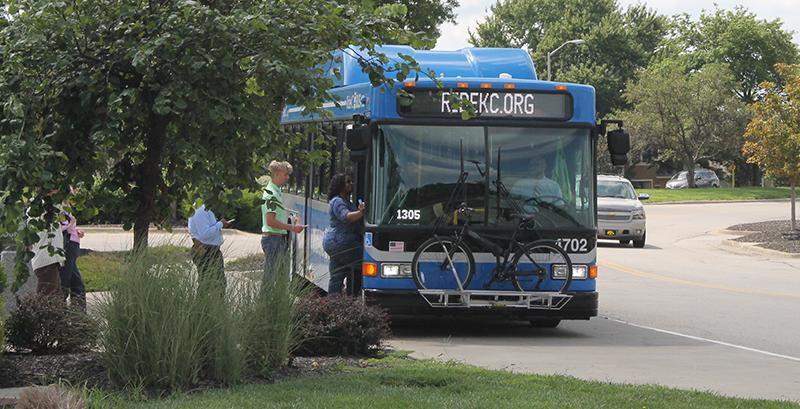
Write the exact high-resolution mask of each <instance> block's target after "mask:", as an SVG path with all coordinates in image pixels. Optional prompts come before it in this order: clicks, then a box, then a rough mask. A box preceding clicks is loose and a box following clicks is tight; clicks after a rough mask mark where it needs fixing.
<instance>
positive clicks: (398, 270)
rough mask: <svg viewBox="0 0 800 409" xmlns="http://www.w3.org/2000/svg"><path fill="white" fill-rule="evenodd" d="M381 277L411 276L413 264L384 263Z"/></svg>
mask: <svg viewBox="0 0 800 409" xmlns="http://www.w3.org/2000/svg"><path fill="white" fill-rule="evenodd" d="M381 277H384V278H406V277H411V264H382V265H381Z"/></svg>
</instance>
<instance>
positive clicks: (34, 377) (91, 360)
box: [0, 352, 110, 389]
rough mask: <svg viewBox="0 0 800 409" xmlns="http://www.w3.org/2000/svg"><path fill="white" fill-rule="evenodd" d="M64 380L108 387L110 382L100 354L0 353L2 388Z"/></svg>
mask: <svg viewBox="0 0 800 409" xmlns="http://www.w3.org/2000/svg"><path fill="white" fill-rule="evenodd" d="M58 382H64V383H68V384H71V385H76V386H77V385H83V384H86V385H87V386H88V387H98V388H103V389H106V388H108V387H109V385H110V383H109V381H108V375H107V372H106V369H105V367H104V366H103V363H102V360H101V358H100V354H98V353H96V352H84V353H77V354H62V355H33V354H17V353H6V354H3V355H0V388H14V387H21V386H31V385H49V384H53V383H58Z"/></svg>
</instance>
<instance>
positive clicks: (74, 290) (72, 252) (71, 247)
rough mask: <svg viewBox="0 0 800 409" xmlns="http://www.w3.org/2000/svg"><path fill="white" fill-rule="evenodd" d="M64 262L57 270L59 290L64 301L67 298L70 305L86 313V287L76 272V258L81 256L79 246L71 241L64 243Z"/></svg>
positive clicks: (79, 273) (78, 272) (79, 274)
mask: <svg viewBox="0 0 800 409" xmlns="http://www.w3.org/2000/svg"><path fill="white" fill-rule="evenodd" d="M64 253H65V257H66V260H64V265H63V266H62V267H61V268H60V269H59V275H60V276H61V290H62V291H63V292H64V299H66V298H67V297H69V302H70V304H72V305H74V306H77V307H79V308H81V309H82V310H84V311H86V287H85V286H84V285H83V278H82V277H81V272H80V271H79V270H78V256H79V255H80V254H81V245H80V244H79V243H76V242H74V241H71V240H66V241H65V242H64Z"/></svg>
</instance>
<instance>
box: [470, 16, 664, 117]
mask: <svg viewBox="0 0 800 409" xmlns="http://www.w3.org/2000/svg"><path fill="white" fill-rule="evenodd" d="M490 13H491V14H490V15H489V16H488V17H487V18H486V20H484V21H483V22H481V23H480V24H478V27H477V29H476V31H475V32H474V33H472V32H471V33H470V42H471V43H472V44H474V45H476V46H481V47H526V48H527V49H529V50H531V53H532V57H533V60H534V62H535V63H536V66H537V67H539V72H544V71H543V70H544V69H545V67H546V66H547V53H549V52H550V51H552V50H554V49H556V48H557V47H558V46H560V45H561V44H562V43H564V42H565V41H568V40H572V39H576V38H581V39H583V40H586V43H585V44H583V45H579V46H570V47H568V48H564V49H562V50H561V51H560V52H559V54H558V55H557V56H556V57H554V59H553V71H554V79H556V80H558V81H568V82H578V83H587V84H592V85H593V86H594V87H595V88H596V90H597V110H598V114H599V115H600V116H601V117H603V116H607V115H608V114H609V113H611V112H613V111H615V110H623V109H626V108H628V105H627V102H626V101H625V99H624V98H623V97H622V91H623V90H624V88H625V84H626V83H627V81H628V80H629V79H631V78H633V77H635V75H636V73H637V72H638V71H640V70H642V69H644V68H645V67H647V65H648V64H649V62H650V60H651V59H652V58H653V56H654V55H655V53H656V51H657V50H658V47H659V44H660V43H661V41H662V38H663V37H664V35H665V34H666V32H667V20H666V18H664V17H663V16H659V15H657V14H656V13H655V12H654V11H652V10H650V9H647V8H646V7H645V6H643V5H637V6H633V7H630V8H628V9H627V10H626V11H625V12H623V11H622V10H620V9H619V7H618V5H617V3H616V1H615V0H599V1H595V0H567V1H563V0H501V1H499V2H498V3H496V4H495V5H493V6H492V7H491V9H490Z"/></svg>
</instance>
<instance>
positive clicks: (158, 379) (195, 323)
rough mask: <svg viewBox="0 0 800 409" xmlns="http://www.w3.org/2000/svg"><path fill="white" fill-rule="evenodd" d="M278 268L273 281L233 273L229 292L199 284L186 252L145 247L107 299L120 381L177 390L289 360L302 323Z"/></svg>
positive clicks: (108, 335) (109, 358)
mask: <svg viewBox="0 0 800 409" xmlns="http://www.w3.org/2000/svg"><path fill="white" fill-rule="evenodd" d="M261 268H263V265H262V266H261ZM278 269H279V268H278V267H274V268H273V269H271V270H278ZM279 270H280V271H283V272H286V271H287V270H286V269H285V268H280V269H279ZM272 272H273V271H271V272H270V273H268V274H266V275H267V276H270V277H274V279H272V280H262V279H261V277H253V276H248V275H228V277H227V281H228V283H227V291H221V288H212V287H200V288H198V286H197V277H196V274H197V273H196V269H195V267H194V265H193V264H192V263H191V261H189V259H188V257H187V256H186V255H184V254H179V255H173V256H169V257H164V255H163V254H154V253H153V252H151V251H148V250H142V251H140V252H138V253H137V254H136V255H135V256H134V257H130V258H128V259H127V260H126V262H125V264H124V266H123V271H122V274H121V275H120V279H119V280H118V281H117V282H115V283H114V285H113V287H112V289H111V291H110V292H109V293H108V296H107V297H106V298H105V299H104V300H103V301H102V302H101V305H100V313H101V315H102V317H103V318H104V320H105V324H104V327H103V331H102V336H101V346H102V348H103V356H104V360H105V362H106V365H107V367H108V369H109V375H110V378H111V380H112V382H114V383H115V384H116V385H117V386H120V387H123V388H133V389H145V390H156V391H161V392H163V391H166V392H171V391H180V390H187V389H190V388H193V387H195V386H198V385H208V384H218V385H229V384H233V383H237V382H239V381H241V380H242V379H243V378H246V377H250V376H259V375H267V374H269V373H270V372H272V371H274V370H275V369H276V368H277V367H280V366H282V365H284V364H285V363H286V361H287V358H288V356H289V353H290V352H291V350H292V348H293V345H294V343H295V342H294V339H295V337H296V328H297V326H298V325H297V324H296V323H295V317H296V313H295V305H294V304H295V303H294V300H295V298H296V295H295V294H294V292H293V291H294V289H293V286H294V284H293V283H292V282H291V281H290V279H289V278H290V277H289V275H288V273H283V274H278V273H277V271H275V272H274V273H275V274H272ZM220 287H221V286H220Z"/></svg>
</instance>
